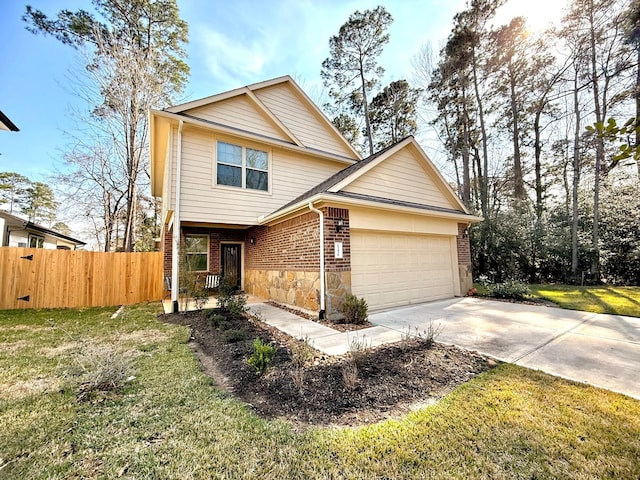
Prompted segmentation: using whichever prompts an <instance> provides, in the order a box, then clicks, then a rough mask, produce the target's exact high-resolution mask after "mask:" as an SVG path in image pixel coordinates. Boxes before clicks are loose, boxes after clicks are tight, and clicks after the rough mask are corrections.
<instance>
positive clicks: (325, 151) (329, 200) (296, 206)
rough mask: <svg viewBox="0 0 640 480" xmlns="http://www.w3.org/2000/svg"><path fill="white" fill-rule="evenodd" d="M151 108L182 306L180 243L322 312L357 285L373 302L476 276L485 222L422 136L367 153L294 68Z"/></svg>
mask: <svg viewBox="0 0 640 480" xmlns="http://www.w3.org/2000/svg"><path fill="white" fill-rule="evenodd" d="M150 115H151V188H152V193H153V195H154V196H157V197H161V198H162V224H163V249H164V253H165V275H167V276H171V278H172V282H171V285H172V286H173V291H172V300H173V302H174V303H173V305H174V310H177V305H178V303H177V300H178V291H179V286H177V282H178V270H179V266H180V263H181V262H180V259H179V257H178V255H177V254H176V252H177V250H178V248H182V249H183V251H184V253H185V257H184V258H188V259H189V264H190V265H195V270H198V271H201V272H203V273H205V272H208V273H212V274H220V275H224V276H226V277H228V278H231V279H232V281H233V282H234V283H236V284H237V285H238V286H239V287H241V288H243V289H244V290H245V291H246V292H247V293H249V294H254V295H257V296H260V297H263V298H268V299H273V300H275V301H278V302H283V303H286V304H290V305H294V306H298V307H300V308H303V309H308V310H312V311H316V312H319V315H320V316H321V317H322V316H325V315H327V316H334V315H336V314H337V313H338V312H339V307H340V305H341V302H342V300H343V298H344V296H345V295H346V294H347V293H349V292H352V293H353V294H355V295H357V296H361V297H364V298H365V299H366V300H367V302H368V304H369V307H370V309H371V310H375V309H382V308H388V307H395V306H399V305H407V304H411V303H418V302H425V301H429V300H435V299H440V298H447V297H453V296H459V295H464V294H465V293H466V292H467V290H468V289H469V288H470V287H471V258H470V251H469V239H468V227H469V225H470V224H471V223H472V222H476V221H479V220H480V219H479V218H478V217H475V216H473V215H471V214H470V213H469V212H468V211H467V209H466V208H465V207H464V205H463V204H462V202H461V201H460V200H459V199H458V197H457V196H456V195H455V193H454V192H453V191H452V190H451V188H450V187H449V186H448V184H447V182H446V181H445V180H444V178H443V177H442V176H441V175H440V173H439V172H438V170H437V169H436V168H435V167H434V165H433V163H432V162H431V161H430V160H429V158H428V157H427V155H426V154H425V153H424V151H423V150H422V149H421V148H420V146H419V145H418V143H417V142H416V140H415V139H414V138H413V137H407V138H405V139H403V140H401V141H400V142H398V143H396V144H395V145H392V146H390V147H388V148H386V149H384V150H383V151H381V152H378V153H376V154H375V155H372V156H370V157H368V158H366V159H361V158H360V156H359V154H358V153H357V152H356V151H355V150H354V149H353V148H352V147H351V145H349V143H348V142H347V141H346V140H345V139H344V137H342V135H341V134H340V133H339V132H338V130H337V129H336V128H335V127H334V126H333V125H332V123H331V122H330V121H329V120H328V119H327V118H326V117H325V116H324V114H322V112H321V111H320V110H319V109H318V107H316V106H315V105H314V104H313V102H312V101H311V100H310V99H309V98H308V97H307V95H306V94H305V93H304V92H303V91H302V90H301V89H300V87H299V86H298V85H297V84H296V83H295V82H294V81H293V80H292V79H291V78H290V77H289V76H285V77H280V78H276V79H273V80H268V81H265V82H261V83H257V84H253V85H249V86H247V87H243V88H239V89H236V90H232V91H230V92H226V93H222V94H219V95H214V96H211V97H207V98H203V99H201V100H196V101H193V102H189V103H185V104H183V105H178V106H175V107H170V108H167V109H165V110H162V111H157V110H153V111H151V112H150ZM176 231H178V232H180V236H174V233H175V232H176ZM180 245H182V247H180Z"/></svg>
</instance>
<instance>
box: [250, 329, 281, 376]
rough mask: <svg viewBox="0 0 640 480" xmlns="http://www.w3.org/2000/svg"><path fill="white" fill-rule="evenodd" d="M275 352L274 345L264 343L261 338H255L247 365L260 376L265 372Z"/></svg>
mask: <svg viewBox="0 0 640 480" xmlns="http://www.w3.org/2000/svg"><path fill="white" fill-rule="evenodd" d="M276 351H277V349H276V347H275V345H272V344H270V343H264V342H263V341H262V339H261V338H256V339H255V340H254V341H253V353H252V354H251V356H250V357H249V359H248V360H247V363H248V364H249V365H251V366H252V367H253V368H255V369H256V373H257V374H258V375H262V374H264V372H266V371H267V367H268V366H269V364H270V363H271V361H272V360H273V357H274V356H275V354H276Z"/></svg>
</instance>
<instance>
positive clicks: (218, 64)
mask: <svg viewBox="0 0 640 480" xmlns="http://www.w3.org/2000/svg"><path fill="white" fill-rule="evenodd" d="M199 35H200V39H199V41H200V43H201V44H202V47H201V54H202V55H203V56H202V57H201V58H199V61H201V62H204V63H205V64H206V66H207V68H208V70H209V73H210V74H211V75H212V76H213V78H214V79H215V80H217V81H219V82H222V83H225V84H227V83H232V84H235V86H236V87H237V86H239V84H238V80H241V79H242V81H244V80H251V79H253V78H254V77H255V76H259V75H261V74H262V73H263V70H264V68H265V64H266V63H268V62H270V61H271V58H270V56H271V54H270V52H269V48H268V44H266V43H265V42H263V41H261V40H263V39H259V38H252V39H251V41H250V42H249V43H242V39H241V38H238V37H235V38H230V37H228V36H227V35H225V34H224V33H222V32H219V31H216V30H214V29H213V28H209V27H207V28H203V29H202V30H201V31H200V32H199ZM265 47H266V48H265Z"/></svg>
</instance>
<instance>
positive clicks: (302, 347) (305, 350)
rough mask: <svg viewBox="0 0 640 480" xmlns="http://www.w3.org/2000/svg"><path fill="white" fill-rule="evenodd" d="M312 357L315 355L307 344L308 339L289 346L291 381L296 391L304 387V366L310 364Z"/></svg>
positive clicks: (308, 343)
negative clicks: (291, 365) (291, 366)
mask: <svg viewBox="0 0 640 480" xmlns="http://www.w3.org/2000/svg"><path fill="white" fill-rule="evenodd" d="M314 357H315V353H314V350H313V347H312V346H311V344H310V342H309V337H305V339H304V340H301V341H296V342H295V343H294V344H293V345H291V363H292V364H293V370H292V371H291V379H292V380H293V384H294V385H295V386H296V387H297V388H298V390H302V389H303V387H304V382H305V371H304V369H305V365H306V364H308V363H310V362H312V361H313V358H314Z"/></svg>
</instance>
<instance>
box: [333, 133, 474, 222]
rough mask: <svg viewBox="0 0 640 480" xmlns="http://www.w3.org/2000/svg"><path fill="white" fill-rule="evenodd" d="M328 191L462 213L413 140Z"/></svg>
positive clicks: (441, 179) (400, 145) (388, 152)
mask: <svg viewBox="0 0 640 480" xmlns="http://www.w3.org/2000/svg"><path fill="white" fill-rule="evenodd" d="M329 191H330V192H333V193H337V192H344V193H352V194H359V195H373V196H376V197H380V198H386V199H389V200H395V201H399V202H406V203H413V204H420V205H428V206H432V207H438V208H445V209H453V210H460V211H463V212H465V211H466V209H465V208H464V205H463V204H462V202H460V199H459V198H458V197H457V196H456V195H455V194H454V193H453V191H452V190H451V188H450V187H449V185H448V184H447V183H446V181H445V180H444V178H442V176H441V175H440V173H439V172H438V170H437V169H436V168H435V166H434V165H433V163H432V162H431V161H430V160H429V158H428V157H427V156H426V154H425V153H424V151H423V150H422V149H421V148H420V147H419V146H418V144H417V143H416V141H415V140H414V139H413V137H409V138H407V139H405V140H404V141H401V142H400V143H399V144H397V145H396V148H391V149H389V150H388V151H387V152H385V153H384V154H382V155H379V156H378V158H377V159H376V161H374V162H371V163H370V164H369V165H368V166H367V168H361V169H359V170H358V171H357V172H355V174H353V175H350V176H349V177H348V178H345V179H344V180H343V181H341V182H339V183H338V184H336V185H334V186H333V187H332V188H330V189H329Z"/></svg>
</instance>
